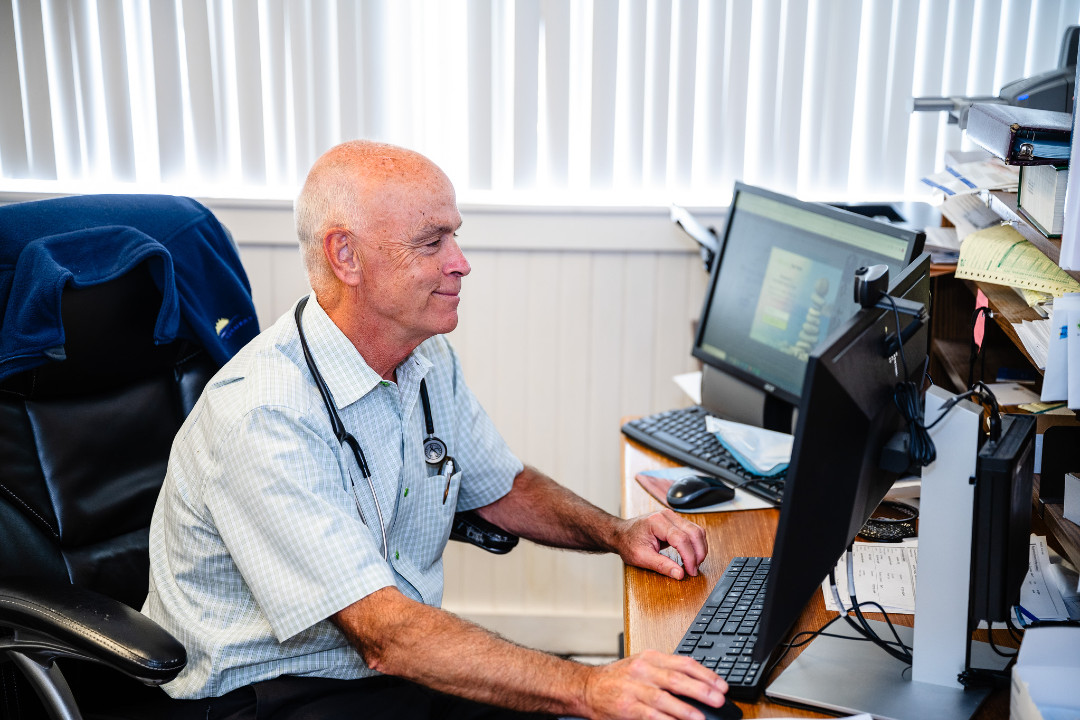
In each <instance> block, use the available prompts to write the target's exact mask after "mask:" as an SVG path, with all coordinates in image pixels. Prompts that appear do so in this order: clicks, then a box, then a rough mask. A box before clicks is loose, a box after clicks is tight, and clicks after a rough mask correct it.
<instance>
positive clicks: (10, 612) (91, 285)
mask: <svg viewBox="0 0 1080 720" xmlns="http://www.w3.org/2000/svg"><path fill="white" fill-rule="evenodd" d="M0 316H2V318H3V326H2V327H0V717H4V718H7V717H12V718H38V717H46V716H48V717H52V718H64V719H68V718H78V717H80V712H79V709H78V708H82V710H83V712H84V713H86V714H87V715H88V716H95V717H97V716H100V715H99V713H100V712H101V711H103V710H104V709H108V710H109V714H108V715H106V716H109V717H155V716H157V715H158V713H156V712H154V710H153V709H152V708H153V706H154V705H156V704H158V703H164V702H167V700H168V698H167V696H166V695H165V693H164V692H162V691H161V690H160V689H157V688H154V687H152V686H154V685H159V684H161V683H164V682H167V681H169V680H170V679H172V678H173V677H175V676H176V675H177V674H178V673H179V672H180V671H181V670H182V669H183V667H184V665H185V663H186V653H185V651H184V648H183V646H182V645H181V644H180V643H179V642H178V641H177V640H175V639H174V638H173V637H172V636H170V635H169V634H168V633H166V632H165V631H164V630H162V629H161V628H160V627H158V626H157V625H156V624H155V623H153V622H152V621H150V620H149V619H147V618H146V617H144V616H143V615H141V614H140V613H139V612H138V609H139V608H140V607H141V606H142V603H143V600H144V599H145V598H146V592H147V583H148V578H149V555H148V538H149V525H150V516H151V514H152V511H153V508H154V504H155V502H156V500H157V494H158V491H159V489H160V487H161V482H162V480H163V479H164V477H165V468H166V464H167V461H168V456H169V450H170V448H171V445H172V439H173V436H174V435H175V434H176V431H177V430H178V429H179V427H180V425H181V423H182V422H183V420H184V418H185V417H186V416H187V414H188V412H189V411H190V410H191V408H192V406H193V405H194V403H195V401H196V400H197V399H198V397H199V394H200V393H201V392H202V389H203V386H204V385H205V384H206V382H207V381H208V380H209V379H210V377H211V376H212V375H213V373H214V372H215V371H216V370H217V369H218V368H219V367H220V366H221V365H222V364H223V363H224V361H225V360H226V359H228V357H230V356H231V355H232V354H234V353H235V352H236V351H237V350H238V349H239V348H240V347H242V345H243V344H244V343H246V342H247V340H248V339H250V338H251V337H253V336H254V335H255V333H257V331H258V330H257V323H256V322H255V309H254V306H253V305H252V303H251V290H250V286H249V285H248V282H247V278H246V276H245V275H244V272H243V268H242V267H241V264H240V259H239V255H238V254H237V252H236V248H235V245H234V244H233V243H232V241H231V239H230V238H229V236H228V234H227V232H226V231H225V229H224V228H223V227H222V226H221V225H220V224H219V223H218V222H217V220H216V219H215V218H214V217H213V215H212V214H211V213H210V212H209V211H208V210H207V209H206V208H204V207H203V206H201V205H199V204H198V203H196V202H194V201H192V200H189V199H187V198H176V197H170V196H154V195H141V196H139V195H127V196H125V195H111V196H75V197H66V198H56V199H52V200H45V201H39V202H31V203H18V204H15V205H9V206H4V207H0ZM116 671H119V672H116ZM148 686H151V687H148ZM35 695H36V696H38V697H39V698H40V702H39V701H38V698H36V697H35Z"/></svg>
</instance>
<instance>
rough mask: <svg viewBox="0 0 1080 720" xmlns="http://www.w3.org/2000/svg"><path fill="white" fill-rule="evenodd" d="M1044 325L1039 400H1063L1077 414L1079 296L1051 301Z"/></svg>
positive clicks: (1079, 405) (1079, 406)
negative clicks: (1043, 368)
mask: <svg viewBox="0 0 1080 720" xmlns="http://www.w3.org/2000/svg"><path fill="white" fill-rule="evenodd" d="M1048 322H1049V323H1050V327H1049V333H1048V340H1047V349H1046V373H1045V374H1044V375H1043V389H1042V400H1043V402H1051V401H1055V400H1063V401H1065V403H1066V405H1068V407H1069V409H1071V410H1080V293H1076V292H1074V293H1067V294H1065V295H1064V296H1062V297H1060V298H1058V299H1057V300H1055V301H1054V310H1053V313H1052V314H1051V315H1050V320H1049V321H1048Z"/></svg>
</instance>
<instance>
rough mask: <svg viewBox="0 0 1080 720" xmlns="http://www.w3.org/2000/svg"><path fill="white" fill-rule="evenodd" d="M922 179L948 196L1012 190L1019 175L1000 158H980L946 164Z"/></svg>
mask: <svg viewBox="0 0 1080 720" xmlns="http://www.w3.org/2000/svg"><path fill="white" fill-rule="evenodd" d="M922 181H923V182H924V183H925V184H927V185H929V186H930V187H932V188H934V189H935V190H940V191H941V192H942V193H944V194H945V196H946V197H949V196H952V195H966V194H968V193H975V192H978V191H980V190H1013V189H1016V187H1017V184H1018V183H1019V182H1020V177H1019V173H1018V172H1017V168H1015V167H1008V166H1006V165H1002V164H1001V161H1000V160H980V161H977V162H969V163H962V164H958V165H956V166H946V167H945V169H944V170H942V171H941V172H939V173H934V174H933V175H930V176H928V177H924V178H923V179H922Z"/></svg>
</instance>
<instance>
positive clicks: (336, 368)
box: [303, 293, 432, 410]
mask: <svg viewBox="0 0 1080 720" xmlns="http://www.w3.org/2000/svg"><path fill="white" fill-rule="evenodd" d="M303 321H304V336H305V337H306V338H307V343H308V347H309V348H310V349H311V356H312V358H314V360H315V363H316V365H318V368H319V373H320V374H321V375H322V377H323V380H324V381H325V382H326V387H327V388H329V390H330V395H331V396H332V397H333V398H334V405H335V406H336V407H337V409H338V410H341V409H342V408H345V407H347V406H349V405H351V404H353V403H354V402H356V401H357V400H359V399H360V398H362V397H364V396H365V395H367V394H368V393H369V392H371V391H372V390H373V389H374V388H375V387H377V386H378V385H379V383H381V382H382V377H380V376H379V374H378V373H377V372H375V371H374V370H373V369H372V368H371V366H370V365H368V364H367V361H366V360H364V357H363V355H361V354H360V353H359V352H357V350H356V347H355V346H354V345H353V344H352V342H351V341H350V340H349V338H347V337H345V333H343V332H341V328H339V327H338V326H337V325H335V324H334V321H333V320H331V319H330V316H329V315H327V314H326V311H325V310H323V308H322V306H321V305H319V302H318V300H317V299H316V298H315V294H314V293H312V294H311V295H310V296H309V300H308V303H307V306H306V307H305V308H304V310H303ZM422 347H423V345H422V344H421V346H420V347H418V348H417V349H416V350H413V351H412V353H410V354H409V356H408V357H407V358H405V360H404V361H403V362H402V363H401V365H399V366H398V385H399V387H400V386H411V385H413V384H414V383H415V384H416V385H417V386H419V383H420V379H421V378H423V377H424V376H425V375H426V374H427V371H428V370H429V369H430V368H431V367H432V363H431V361H430V360H428V359H427V358H426V357H425V356H424V355H423V353H421V352H420V348H422Z"/></svg>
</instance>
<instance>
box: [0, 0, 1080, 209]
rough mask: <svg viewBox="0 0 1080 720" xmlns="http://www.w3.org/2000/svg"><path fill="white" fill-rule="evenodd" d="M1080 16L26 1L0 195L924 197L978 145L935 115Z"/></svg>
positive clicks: (979, 10) (714, 200)
mask: <svg viewBox="0 0 1080 720" xmlns="http://www.w3.org/2000/svg"><path fill="white" fill-rule="evenodd" d="M1078 19H1080V2H1078V1H1077V0H1060V1H1057V0H1055V1H1051V0H1029V1H1026V2H1025V1H1021V0H953V1H952V2H937V1H931V0H922V1H921V2H920V1H919V0H816V1H814V0H754V2H743V1H742V0H727V1H724V0H623V1H621V2H620V1H618V0H516V1H511V0H360V1H357V2H352V1H349V0H337V1H334V0H310V1H308V0H13V2H10V3H7V4H6V7H5V8H2V9H0V68H2V70H0V83H2V85H0V93H2V95H3V98H4V102H3V103H2V104H0V175H2V179H0V183H2V187H3V188H4V189H8V190H19V189H39V190H49V189H55V190H58V191H77V192H82V191H88V190H91V189H97V188H102V187H109V188H110V189H113V188H116V189H122V188H125V187H128V188H138V189H139V190H145V189H155V190H156V189H163V190H166V191H170V192H185V193H188V194H195V195H200V196H225V197H233V196H236V197H247V196H253V197H279V196H280V197H292V195H293V194H294V193H295V190H296V188H297V186H298V184H299V183H300V182H301V181H302V179H303V176H304V174H305V172H306V170H307V168H308V167H309V166H310V164H311V162H312V161H313V160H314V158H315V157H317V156H318V155H319V154H320V153H321V152H322V151H323V150H325V149H326V148H328V147H330V146H331V145H333V144H334V143H336V142H339V141H340V140H343V139H347V138H352V137H369V138H374V139H380V140H385V141H388V142H394V143H398V144H401V145H405V146H408V147H412V148H415V149H417V150H420V151H421V152H424V153H426V154H427V155H429V156H430V157H432V158H433V159H434V160H435V161H436V162H438V163H439V164H440V165H442V166H443V167H444V168H445V169H446V170H447V171H448V172H449V174H450V176H451V178H452V179H453V180H454V182H455V184H456V185H457V186H458V188H459V192H460V195H461V197H462V199H463V200H466V201H468V200H480V201H485V200H492V201H497V202H512V203H534V202H538V201H539V202H547V201H551V202H565V201H568V200H569V199H571V198H572V199H574V201H575V202H579V201H584V202H588V203H591V204H608V203H614V204H622V203H635V204H639V203H647V204H656V205H663V204H666V203H667V202H670V201H672V200H677V201H679V202H682V203H684V204H691V205H693V204H700V205H722V204H725V203H726V202H727V200H728V198H729V197H730V191H731V186H732V183H733V182H734V180H736V179H741V180H744V181H746V182H750V183H754V184H760V185H764V186H767V187H770V188H773V189H776V190H779V191H782V192H788V193H793V194H798V195H800V196H803V197H808V198H811V199H813V198H816V197H826V196H827V197H833V198H835V197H841V196H843V197H850V198H862V199H872V198H880V197H889V198H895V197H897V196H913V195H914V194H917V193H918V192H920V190H919V183H918V180H919V178H920V177H922V176H924V175H926V174H929V173H931V172H933V171H934V170H935V166H936V165H937V164H938V163H940V158H941V157H942V152H943V150H944V149H945V148H946V146H949V147H957V146H959V145H960V143H961V138H960V135H959V133H958V132H957V131H956V129H955V126H952V127H949V126H947V125H946V122H945V120H946V119H945V115H944V114H943V113H917V114H913V113H912V112H911V99H912V97H913V96H935V95H994V94H996V93H997V91H998V89H999V88H1000V87H1001V85H1002V84H1004V83H1006V82H1009V81H1011V80H1015V79H1019V78H1022V77H1026V76H1029V75H1032V74H1034V73H1037V72H1041V71H1044V70H1048V69H1051V68H1053V67H1055V66H1056V65H1057V61H1058V57H1057V55H1058V49H1059V44H1060V40H1061V36H1062V33H1063V31H1064V29H1065V27H1066V26H1068V25H1069V24H1074V23H1077V21H1078Z"/></svg>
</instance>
